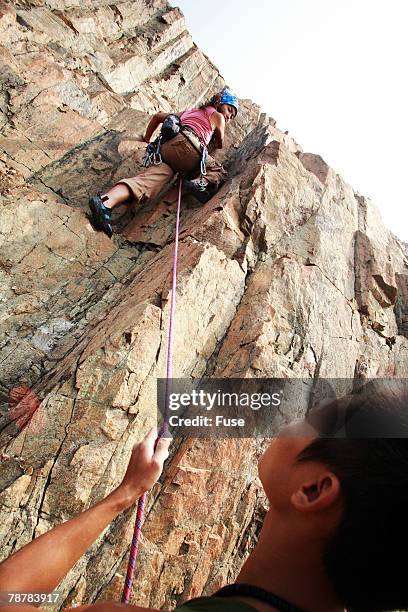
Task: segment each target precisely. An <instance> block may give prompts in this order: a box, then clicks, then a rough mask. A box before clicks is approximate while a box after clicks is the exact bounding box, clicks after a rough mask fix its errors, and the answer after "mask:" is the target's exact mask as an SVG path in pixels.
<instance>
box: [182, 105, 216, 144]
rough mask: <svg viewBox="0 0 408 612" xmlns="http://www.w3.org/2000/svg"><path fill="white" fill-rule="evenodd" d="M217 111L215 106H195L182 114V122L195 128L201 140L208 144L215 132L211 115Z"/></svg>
mask: <svg viewBox="0 0 408 612" xmlns="http://www.w3.org/2000/svg"><path fill="white" fill-rule="evenodd" d="M215 111H216V109H215V108H214V107H213V106H206V107H205V108H193V109H191V110H188V111H185V112H184V113H182V114H181V115H180V119H181V123H182V124H183V125H187V126H188V127H190V128H191V129H192V130H194V132H195V133H196V134H197V136H198V137H199V138H200V140H201V141H202V142H203V143H204V144H205V145H208V143H209V142H210V140H211V136H212V135H213V132H214V128H213V126H212V125H211V121H210V117H211V115H212V114H213V113H215Z"/></svg>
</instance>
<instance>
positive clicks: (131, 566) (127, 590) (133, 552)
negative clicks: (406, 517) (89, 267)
mask: <svg viewBox="0 0 408 612" xmlns="http://www.w3.org/2000/svg"><path fill="white" fill-rule="evenodd" d="M181 184H182V179H181V177H180V180H179V189H178V202H177V214H176V233H175V237H174V250H173V273H172V284H171V300H170V323H169V336H168V338H169V339H168V345H167V368H166V408H165V413H164V423H163V425H162V427H161V429H160V431H159V435H158V437H157V439H156V443H155V445H156V444H157V442H158V441H159V439H160V437H162V436H163V434H164V433H167V431H168V406H167V398H168V397H169V386H170V384H171V379H172V378H173V336H174V333H173V332H174V313H175V308H176V288H177V256H178V242H179V229H180V209H181ZM146 497H147V492H146V493H144V494H143V495H142V496H141V497H140V499H139V502H138V505H137V512H136V521H135V527H134V531H133V538H132V544H131V547H130V553H129V562H128V567H127V572H126V578H125V583H124V586H123V593H122V603H125V604H127V603H128V602H129V598H130V594H131V591H132V584H133V575H134V571H135V565H136V557H137V551H138V548H139V540H140V534H141V531H142V525H143V515H144V508H145V503H146Z"/></svg>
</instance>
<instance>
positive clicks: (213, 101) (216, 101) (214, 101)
mask: <svg viewBox="0 0 408 612" xmlns="http://www.w3.org/2000/svg"><path fill="white" fill-rule="evenodd" d="M223 93H224V90H223V91H220V92H218V93H216V94H214V95H213V96H212V98H209V100H207V102H204V104H201V106H199V107H198V108H205V107H206V106H213V107H214V108H216V109H217V110H218V107H219V105H220V104H221V98H222V94H223Z"/></svg>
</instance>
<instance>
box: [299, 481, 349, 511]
mask: <svg viewBox="0 0 408 612" xmlns="http://www.w3.org/2000/svg"><path fill="white" fill-rule="evenodd" d="M339 497H340V481H339V479H338V478H337V476H336V475H335V474H333V473H332V472H324V473H322V474H320V475H319V476H318V477H316V478H315V479H314V480H311V481H309V482H306V483H303V484H302V485H301V487H299V489H298V490H297V491H296V492H295V493H293V494H292V496H291V502H292V505H293V506H294V508H295V509H296V510H298V511H299V512H318V511H319V510H324V509H327V508H329V507H330V506H332V505H333V504H334V503H335V502H336V501H338V499H339Z"/></svg>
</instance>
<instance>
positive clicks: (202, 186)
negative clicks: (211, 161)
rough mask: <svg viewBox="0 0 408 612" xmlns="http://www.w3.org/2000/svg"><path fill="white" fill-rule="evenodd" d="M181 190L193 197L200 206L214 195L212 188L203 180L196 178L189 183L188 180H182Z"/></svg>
mask: <svg viewBox="0 0 408 612" xmlns="http://www.w3.org/2000/svg"><path fill="white" fill-rule="evenodd" d="M183 190H184V192H185V193H190V194H191V195H193V196H194V197H195V198H197V200H198V201H199V202H201V204H205V202H208V200H210V199H211V198H212V196H213V195H214V193H215V190H214V188H213V187H211V186H210V183H209V182H208V181H207V179H205V178H198V179H193V180H191V181H189V180H188V179H184V180H183Z"/></svg>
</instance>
